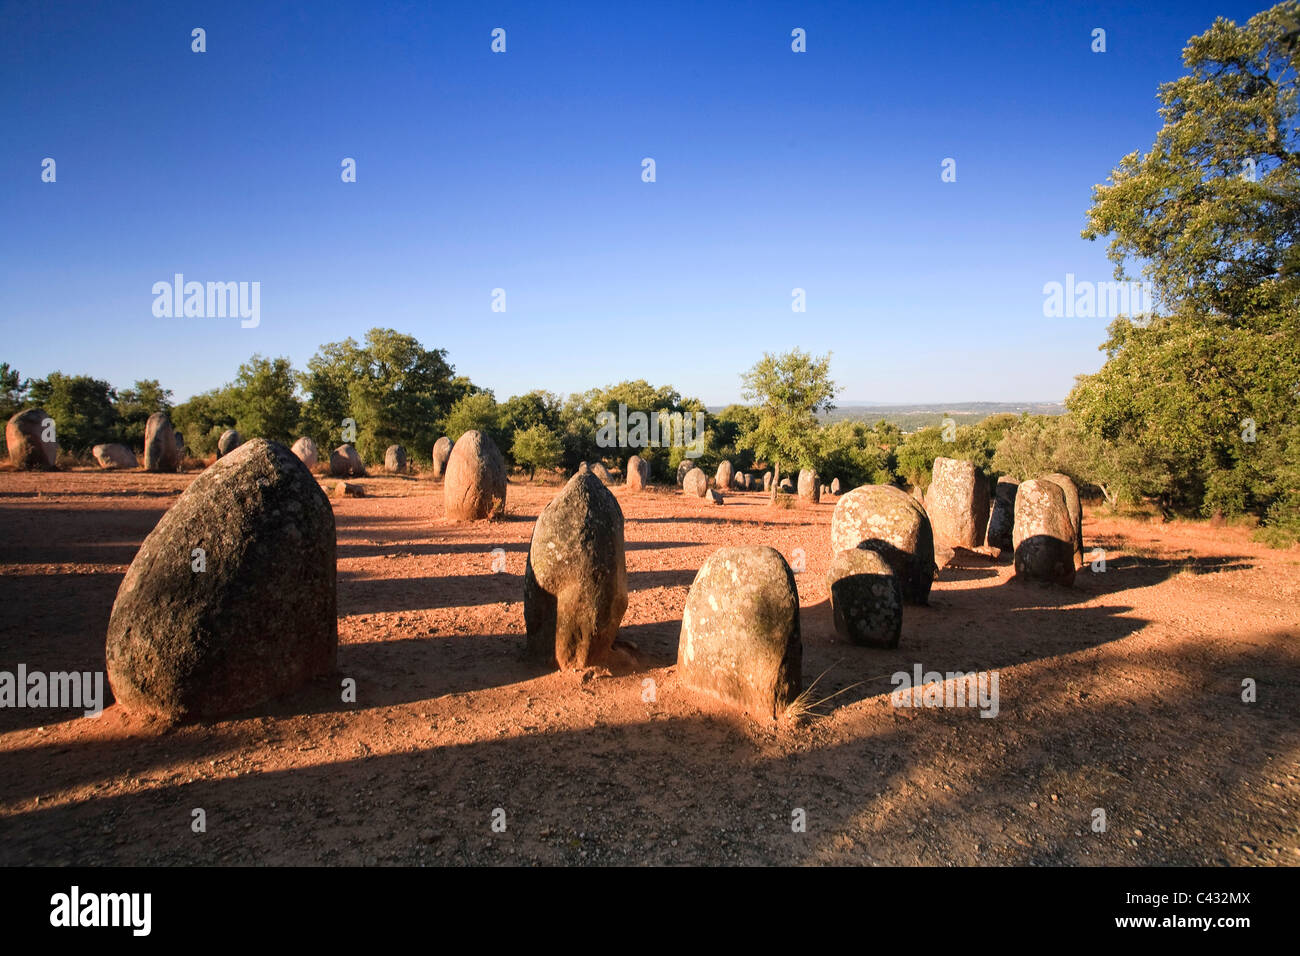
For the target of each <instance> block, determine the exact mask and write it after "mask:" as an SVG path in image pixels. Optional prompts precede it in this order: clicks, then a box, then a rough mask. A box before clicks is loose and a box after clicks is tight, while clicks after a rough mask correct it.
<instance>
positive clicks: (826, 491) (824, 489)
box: [817, 485, 831, 501]
mask: <svg viewBox="0 0 1300 956" xmlns="http://www.w3.org/2000/svg"><path fill="white" fill-rule="evenodd" d="M830 493H831V489H830V487H829V486H828V485H822V486H821V490H820V491H819V492H818V493H817V500H818V501H820V500H821V499H822V498H825V497H826V496H827V495H829V494H830Z"/></svg>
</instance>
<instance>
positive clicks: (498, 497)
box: [442, 428, 506, 521]
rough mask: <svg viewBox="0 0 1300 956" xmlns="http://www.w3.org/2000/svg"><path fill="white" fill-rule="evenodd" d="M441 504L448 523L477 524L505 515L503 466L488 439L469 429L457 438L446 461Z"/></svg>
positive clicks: (504, 470)
mask: <svg viewBox="0 0 1300 956" xmlns="http://www.w3.org/2000/svg"><path fill="white" fill-rule="evenodd" d="M442 500H443V509H444V511H445V512H446V515H447V517H448V518H450V519H451V520H452V521H479V520H481V519H483V518H495V517H497V516H498V515H501V514H503V513H504V512H505V510H506V463H505V459H503V458H502V457H501V452H500V451H499V450H498V449H497V446H496V442H494V441H493V440H492V438H491V436H489V435H487V434H485V433H484V432H481V431H478V430H477V429H473V428H472V429H470V430H469V431H467V432H466V433H465V434H463V435H461V436H460V438H459V439H458V440H457V442H456V444H455V447H453V448H452V450H451V457H450V458H449V459H448V460H447V473H446V477H445V478H444V480H443V485H442Z"/></svg>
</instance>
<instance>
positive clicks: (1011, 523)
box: [985, 475, 1020, 551]
mask: <svg viewBox="0 0 1300 956" xmlns="http://www.w3.org/2000/svg"><path fill="white" fill-rule="evenodd" d="M1018 487H1020V482H1018V481H1016V480H1015V479H1014V478H1008V477H1007V476H1006V475H1003V476H1002V477H1001V478H999V479H998V486H997V489H996V490H995V491H994V492H993V507H992V508H991V509H989V527H988V534H987V535H986V536H985V540H986V541H987V542H988V545H989V547H990V548H997V549H998V550H999V551H1012V550H1014V549H1015V546H1016V545H1015V542H1014V541H1013V540H1012V537H1011V535H1012V530H1013V529H1014V528H1015V525H1016V489H1017V488H1018Z"/></svg>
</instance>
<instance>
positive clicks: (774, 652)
mask: <svg viewBox="0 0 1300 956" xmlns="http://www.w3.org/2000/svg"><path fill="white" fill-rule="evenodd" d="M802 663H803V644H802V642H801V641H800V637H799V593H798V591H797V590H796V588H795V583H794V573H793V572H792V571H791V570H790V566H789V565H788V564H786V561H785V558H783V557H782V556H781V554H780V553H779V552H778V551H776V550H775V549H773V548H769V547H766V546H750V547H739V548H721V549H719V550H717V551H715V552H714V553H713V554H711V555H710V556H709V557H708V559H707V560H706V561H705V562H704V565H703V566H702V567H701V568H700V570H699V573H698V574H696V575H695V581H694V582H693V583H692V584H691V590H690V592H689V593H688V594H687V596H686V607H685V610H684V611H683V612H682V629H681V638H680V640H679V641H678V645H677V675H678V679H679V680H680V681H681V682H682V683H683V684H684V685H685V686H686V687H689V688H691V689H693V690H695V691H698V692H701V693H704V694H708V695H709V696H711V697H714V698H717V699H718V700H720V701H722V702H723V703H725V704H727V705H728V706H731V707H735V708H737V709H739V710H743V711H746V712H748V713H750V714H751V715H753V716H755V717H763V718H776V717H779V716H780V715H781V714H782V713H783V712H784V711H785V709H786V708H787V707H788V706H789V705H790V703H791V702H792V701H793V700H794V699H795V698H796V697H797V696H798V695H799V692H800V690H801V688H802V673H801V667H802Z"/></svg>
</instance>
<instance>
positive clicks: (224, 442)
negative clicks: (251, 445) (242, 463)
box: [217, 428, 244, 458]
mask: <svg viewBox="0 0 1300 956" xmlns="http://www.w3.org/2000/svg"><path fill="white" fill-rule="evenodd" d="M243 443H244V439H243V436H241V435H240V434H239V432H237V431H235V430H234V429H233V428H227V429H226V430H225V431H224V432H222V433H221V437H220V438H218V439H217V457H218V458H225V457H226V456H227V455H229V454H230V453H231V452H232V451H234V450H235V449H236V448H238V447H239V446H240V445H242V444H243Z"/></svg>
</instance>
